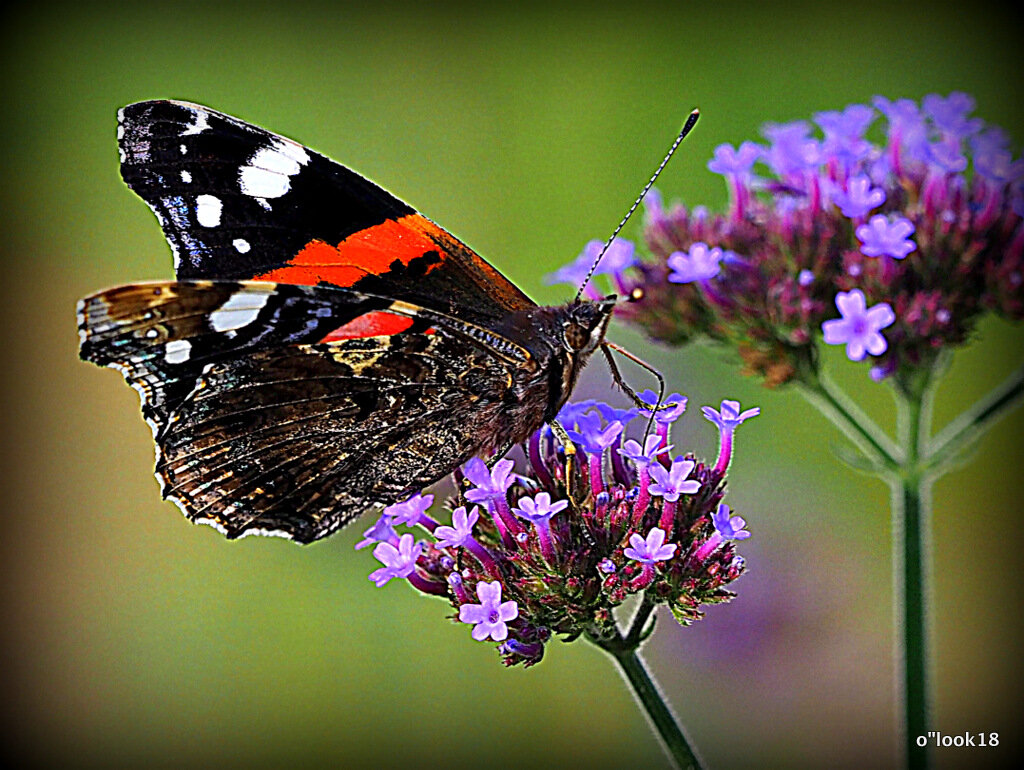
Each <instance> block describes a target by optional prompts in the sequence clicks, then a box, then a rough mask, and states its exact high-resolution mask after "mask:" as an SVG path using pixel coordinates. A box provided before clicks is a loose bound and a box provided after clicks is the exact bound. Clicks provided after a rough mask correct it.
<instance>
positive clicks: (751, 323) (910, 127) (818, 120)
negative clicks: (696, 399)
mask: <svg viewBox="0 0 1024 770" xmlns="http://www.w3.org/2000/svg"><path fill="white" fill-rule="evenodd" d="M973 109H974V100H973V99H972V98H971V97H970V96H968V95H966V94H963V93H953V94H950V95H949V96H948V97H942V96H938V95H934V94H933V95H930V96H926V97H925V98H924V99H923V100H922V102H921V104H920V105H919V104H917V103H915V102H913V101H911V100H909V99H898V100H895V101H890V100H889V99H885V98H883V97H876V98H875V99H874V101H873V106H868V105H863V104H855V105H851V106H849V107H847V108H846V109H844V110H842V111H837V112H821V113H818V114H816V115H815V116H814V124H816V127H817V128H815V126H814V125H812V124H811V123H809V122H805V121H797V122H794V123H789V124H785V125H768V126H765V127H764V129H763V132H762V133H763V135H764V137H765V139H766V140H767V141H766V142H765V143H755V142H749V141H747V142H743V143H742V144H741V145H740V147H738V148H734V147H733V146H731V145H727V144H726V145H722V146H720V147H718V148H717V149H716V150H715V156H714V159H713V160H711V161H710V163H709V164H708V167H709V169H710V170H711V171H713V172H715V173H718V174H721V175H723V176H724V177H725V179H726V182H727V184H728V187H729V191H730V205H729V209H728V211H726V212H725V213H724V214H710V213H709V212H708V211H707V210H706V209H704V208H703V207H700V206H697V207H694V208H693V209H689V210H688V209H687V208H686V207H684V206H682V205H681V204H676V205H674V206H673V207H672V208H671V209H670V210H666V208H665V207H664V206H663V205H662V203H661V198H660V196H658V195H654V196H653V197H649V199H648V201H647V205H646V211H647V217H646V229H645V236H646V240H647V246H648V248H649V250H650V253H651V255H653V257H654V261H650V260H636V259H631V260H630V261H625V260H619V261H618V262H617V263H616V264H615V265H614V266H613V267H612V268H611V269H612V270H613V272H614V279H615V283H616V287H617V288H619V289H620V291H621V290H624V291H631V290H633V289H634V288H640V289H642V290H643V293H644V296H643V298H642V299H641V300H640V301H637V302H633V303H629V304H624V305H623V306H622V307H621V308H620V309H619V312H620V314H621V315H622V316H624V317H625V318H626V319H627V320H629V321H631V322H632V323H634V324H636V325H638V326H640V327H641V328H643V329H644V330H645V331H646V332H647V333H648V334H649V335H650V336H651V337H653V338H654V339H657V340H660V341H663V342H667V343H669V344H682V343H685V342H687V341H688V340H690V339H691V338H693V337H696V336H702V335H703V336H708V337H710V338H712V339H714V340H718V341H720V342H724V343H726V344H728V345H729V346H730V347H732V348H734V349H736V350H737V351H738V352H739V354H740V355H741V357H742V358H743V360H744V363H745V364H746V367H747V369H748V371H750V372H751V373H756V374H758V375H760V376H762V377H763V378H764V379H765V381H766V382H767V383H769V384H779V383H783V382H787V381H789V380H792V379H795V378H800V377H801V373H802V372H806V371H807V367H813V366H815V362H816V361H817V358H818V356H817V354H816V351H815V347H816V345H817V344H818V341H819V340H820V339H821V336H820V335H821V333H822V332H824V341H825V343H827V344H833V345H843V346H845V349H846V352H847V355H848V356H849V358H850V359H851V360H858V361H859V360H862V359H864V358H865V357H867V356H871V357H872V359H871V360H872V363H873V364H874V365H875V368H874V370H873V374H875V375H876V377H879V378H881V377H885V376H888V375H891V374H895V373H902V374H909V373H910V372H912V371H913V370H915V369H916V368H917V367H925V366H928V365H929V364H930V363H931V361H932V360H933V359H934V357H935V356H936V355H937V354H938V352H939V351H940V350H942V349H943V348H946V347H949V346H954V345H959V344H961V343H963V342H965V341H966V340H967V339H968V338H969V337H970V335H971V332H972V330H973V329H974V327H975V325H976V323H977V320H978V318H979V317H980V316H981V315H982V314H983V313H984V312H986V311H993V312H995V313H998V314H1000V315H1002V316H1003V317H1005V318H1008V319H1011V320H1019V319H1020V318H1021V317H1022V316H1024V225H1022V216H1024V160H1021V159H1020V158H1019V157H1015V156H1014V155H1013V153H1012V152H1011V150H1010V142H1009V138H1008V137H1007V135H1006V133H1005V132H1004V131H1003V130H1002V129H1000V128H998V127H997V126H992V125H988V124H986V123H985V122H984V121H982V120H980V119H978V118H975V117H972V116H971V112H972V110H973ZM619 248H620V250H622V251H626V250H627V249H626V247H625V246H620V247H619ZM631 257H632V254H631Z"/></svg>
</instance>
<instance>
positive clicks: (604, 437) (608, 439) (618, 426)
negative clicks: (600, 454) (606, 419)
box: [593, 420, 623, 451]
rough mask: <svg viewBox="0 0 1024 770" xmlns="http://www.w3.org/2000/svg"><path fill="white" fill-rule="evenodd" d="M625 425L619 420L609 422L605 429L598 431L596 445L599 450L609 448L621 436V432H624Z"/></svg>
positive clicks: (595, 436)
mask: <svg viewBox="0 0 1024 770" xmlns="http://www.w3.org/2000/svg"><path fill="white" fill-rule="evenodd" d="M622 428H623V425H622V423H621V422H619V421H618V420H615V421H614V422H611V423H608V425H606V426H605V428H604V430H601V431H598V432H597V433H595V434H594V437H593V438H594V445H595V446H596V447H597V448H598V451H600V450H602V449H607V448H608V447H610V446H611V445H612V444H614V443H615V441H616V440H617V439H618V438H619V434H621V433H622Z"/></svg>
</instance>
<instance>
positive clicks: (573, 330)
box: [562, 321, 590, 353]
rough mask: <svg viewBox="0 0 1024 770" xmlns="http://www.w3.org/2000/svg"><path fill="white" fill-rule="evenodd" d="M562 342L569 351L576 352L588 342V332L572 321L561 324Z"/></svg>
mask: <svg viewBox="0 0 1024 770" xmlns="http://www.w3.org/2000/svg"><path fill="white" fill-rule="evenodd" d="M562 344H563V345H564V346H565V349H566V350H568V351H569V352H570V353H577V352H579V351H581V350H583V349H584V348H585V347H587V345H589V344H590V332H589V331H588V330H587V329H585V328H583V327H582V326H580V325H579V324H578V323H575V322H573V321H566V322H565V323H564V324H562Z"/></svg>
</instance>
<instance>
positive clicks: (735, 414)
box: [700, 400, 761, 431]
mask: <svg viewBox="0 0 1024 770" xmlns="http://www.w3.org/2000/svg"><path fill="white" fill-rule="evenodd" d="M700 410H701V412H703V413H704V416H705V417H706V418H707V419H709V420H710V421H711V422H713V423H714V424H715V425H717V426H718V429H719V430H721V431H727V430H728V431H731V430H735V428H736V427H737V426H738V425H740V424H741V423H743V422H744V421H745V420H749V419H750V418H751V417H757V416H758V415H759V414H761V407H759V406H755V407H753V408H752V409H747V410H746V411H745V412H741V411H740V402H739V401H728V400H726V401H723V402H722V411H721V412H719V411H718V410H717V409H715V408H713V407H710V406H702V407H701V408H700Z"/></svg>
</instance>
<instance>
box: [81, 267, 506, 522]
mask: <svg viewBox="0 0 1024 770" xmlns="http://www.w3.org/2000/svg"><path fill="white" fill-rule="evenodd" d="M79 312H80V333H81V336H82V350H81V354H82V357H83V358H85V359H86V360H89V361H92V362H94V363H97V364H101V365H106V366H112V367H114V368H116V369H118V370H119V371H121V372H122V374H123V375H124V376H125V378H126V379H127V380H128V382H129V383H130V384H132V385H133V387H135V388H136V390H138V391H139V393H140V394H141V396H142V399H143V411H144V414H145V415H146V417H147V420H148V421H149V422H150V424H151V426H152V427H153V430H154V439H155V440H156V442H157V447H158V461H157V476H158V478H159V479H160V480H161V483H162V485H163V491H164V495H165V496H166V497H169V498H172V499H174V500H175V501H176V502H177V503H178V504H179V505H180V506H181V508H182V509H183V510H184V512H185V513H186V515H187V516H188V517H189V518H190V519H192V520H193V521H202V522H205V523H210V524H213V525H215V526H217V527H218V528H219V529H221V530H222V531H223V532H225V533H226V534H228V535H229V536H231V537H239V536H241V535H244V534H247V533H250V532H260V533H273V534H281V535H285V536H288V537H291V538H293V539H295V540H297V541H299V542H310V541H312V540H316V539H319V538H321V537H324V536H325V535H327V534H330V533H331V532H333V531H334V530H335V529H337V528H338V527H339V526H341V525H342V524H344V523H345V522H347V521H349V520H350V519H352V518H353V517H355V516H357V515H358V514H359V513H361V512H362V511H364V510H365V509H366V508H367V507H368V506H369V505H371V504H372V503H375V502H380V503H390V502H394V501H396V500H398V499H400V498H401V497H402V496H403V495H407V494H409V493H411V491H413V490H417V489H420V488H422V487H423V486H426V485H428V484H430V483H433V482H434V481H436V480H437V479H438V478H440V477H442V476H443V475H445V474H446V473H447V472H448V470H450V468H451V467H452V466H454V465H455V464H457V463H458V462H461V461H462V460H463V459H464V458H466V457H468V456H471V455H473V454H476V453H478V452H481V451H484V450H487V449H491V448H493V447H491V446H490V445H489V442H488V436H491V435H493V434H494V432H495V431H494V430H487V429H485V430H483V431H481V430H480V428H481V427H482V426H486V425H487V424H488V423H493V424H495V425H496V424H497V423H498V422H499V421H500V419H501V417H502V412H503V410H504V408H505V401H506V399H507V397H508V395H509V393H510V391H511V389H512V387H513V380H514V377H513V369H514V367H515V365H516V363H517V355H518V356H520V357H521V355H522V352H521V351H519V350H518V349H517V347H516V346H515V345H514V344H512V343H510V342H506V343H505V344H504V345H502V344H496V343H499V342H500V340H498V339H497V338H495V337H494V336H493V335H491V334H490V333H488V332H486V331H485V330H482V329H479V328H477V327H474V326H472V325H469V324H466V323H465V322H463V321H461V320H459V319H454V318H448V317H445V316H443V315H441V314H438V313H435V312H433V311H430V310H427V309H423V308H417V307H415V306H412V305H409V304H408V303H403V302H395V301H392V300H389V299H386V298H381V297H375V296H370V295H364V294H361V293H359V292H353V291H351V290H343V289H335V288H332V287H309V286H292V285H275V284H269V283H260V282H247V283H235V282H177V283H150V284H137V285H133V286H125V287H120V288H118V289H112V290H110V291H107V292H102V293H100V294H97V295H94V296H92V297H89V298H86V299H85V300H83V301H82V303H81V305H80V309H79ZM399 320H403V321H404V323H397V321H399ZM375 329H376V330H377V331H378V332H379V333H376V334H373V333H372V332H374V330H375ZM354 330H355V331H358V334H355V333H354ZM389 330H390V331H389ZM367 334H369V336H366V335H367Z"/></svg>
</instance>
